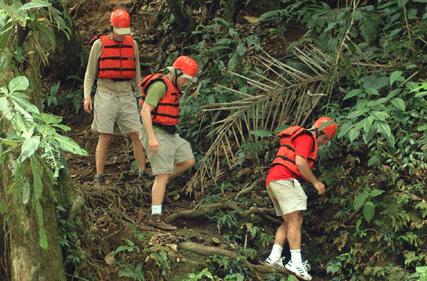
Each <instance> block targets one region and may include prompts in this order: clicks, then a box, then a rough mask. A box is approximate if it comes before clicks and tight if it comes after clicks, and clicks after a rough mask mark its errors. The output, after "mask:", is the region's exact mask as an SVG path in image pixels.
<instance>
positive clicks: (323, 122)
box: [314, 116, 338, 139]
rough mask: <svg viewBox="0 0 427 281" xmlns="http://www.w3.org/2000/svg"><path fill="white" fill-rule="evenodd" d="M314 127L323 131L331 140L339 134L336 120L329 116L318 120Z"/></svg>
mask: <svg viewBox="0 0 427 281" xmlns="http://www.w3.org/2000/svg"><path fill="white" fill-rule="evenodd" d="M314 127H315V128H317V129H319V130H322V131H323V133H325V134H326V135H327V136H328V137H329V139H332V138H333V137H334V136H335V133H336V132H337V128H338V125H337V123H335V121H334V119H332V118H330V117H327V116H322V117H320V118H319V119H317V120H316V122H314Z"/></svg>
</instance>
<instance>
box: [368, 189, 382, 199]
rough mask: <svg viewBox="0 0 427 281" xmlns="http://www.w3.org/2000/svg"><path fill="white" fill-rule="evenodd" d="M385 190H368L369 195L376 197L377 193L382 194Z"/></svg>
mask: <svg viewBox="0 0 427 281" xmlns="http://www.w3.org/2000/svg"><path fill="white" fill-rule="evenodd" d="M384 192H385V191H384V190H382V189H376V188H375V189H372V190H371V192H369V196H370V197H377V196H378V195H381V194H383V193H384Z"/></svg>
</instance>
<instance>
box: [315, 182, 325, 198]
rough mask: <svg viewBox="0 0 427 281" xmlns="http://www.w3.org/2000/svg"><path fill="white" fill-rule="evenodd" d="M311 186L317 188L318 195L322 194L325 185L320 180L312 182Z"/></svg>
mask: <svg viewBox="0 0 427 281" xmlns="http://www.w3.org/2000/svg"><path fill="white" fill-rule="evenodd" d="M313 186H314V188H315V189H317V193H318V194H319V195H322V194H323V193H325V191H326V189H325V185H324V184H323V183H322V182H320V181H317V182H315V183H314V184H313Z"/></svg>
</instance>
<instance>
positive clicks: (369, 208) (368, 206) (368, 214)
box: [363, 201, 375, 222]
mask: <svg viewBox="0 0 427 281" xmlns="http://www.w3.org/2000/svg"><path fill="white" fill-rule="evenodd" d="M374 215H375V205H374V203H372V202H371V201H368V202H366V203H365V206H363V216H364V217H365V219H366V221H367V222H370V221H371V220H372V218H373V217H374Z"/></svg>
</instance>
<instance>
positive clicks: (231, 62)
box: [227, 52, 239, 71]
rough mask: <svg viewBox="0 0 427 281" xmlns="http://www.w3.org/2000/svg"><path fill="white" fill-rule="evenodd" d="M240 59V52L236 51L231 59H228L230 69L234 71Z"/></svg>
mask: <svg viewBox="0 0 427 281" xmlns="http://www.w3.org/2000/svg"><path fill="white" fill-rule="evenodd" d="M238 59H239V54H238V53H237V52H234V53H233V55H232V56H231V58H230V60H229V61H228V65H227V66H228V69H229V70H231V71H233V70H234V69H235V68H236V66H237V61H238Z"/></svg>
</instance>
